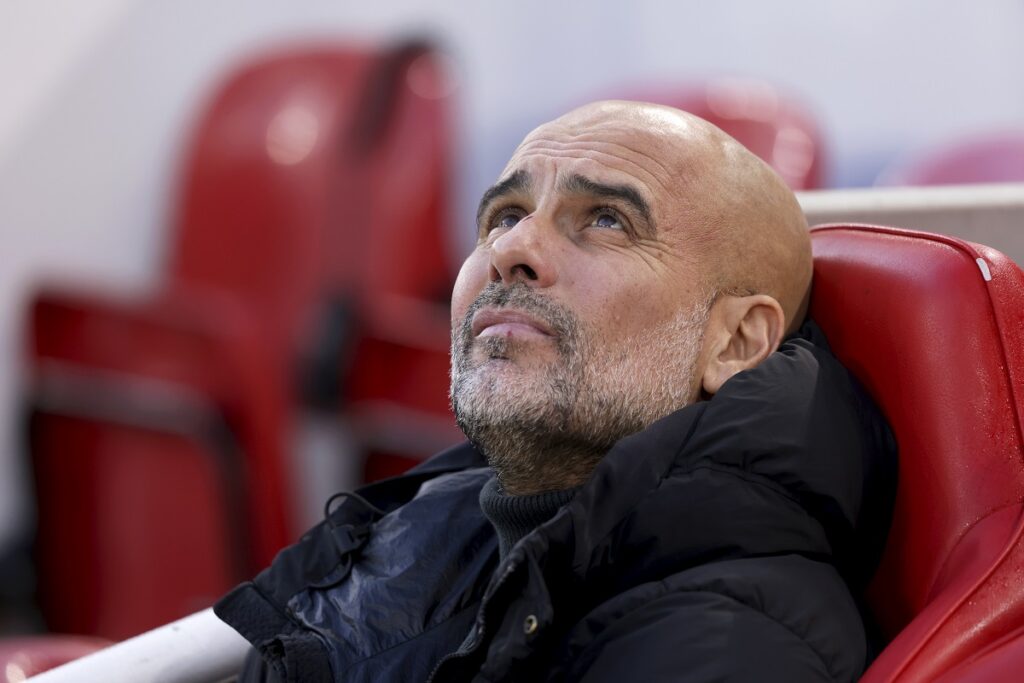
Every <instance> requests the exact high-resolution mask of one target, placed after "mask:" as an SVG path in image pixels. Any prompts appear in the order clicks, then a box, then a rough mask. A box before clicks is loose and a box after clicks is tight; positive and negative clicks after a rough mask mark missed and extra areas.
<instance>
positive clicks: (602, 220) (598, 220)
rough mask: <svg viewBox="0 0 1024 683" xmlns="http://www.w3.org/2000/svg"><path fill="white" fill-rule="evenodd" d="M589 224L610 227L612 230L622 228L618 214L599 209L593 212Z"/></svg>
mask: <svg viewBox="0 0 1024 683" xmlns="http://www.w3.org/2000/svg"><path fill="white" fill-rule="evenodd" d="M591 225H592V226H593V227H595V228H611V229H613V230H622V229H623V227H624V226H623V225H622V221H620V220H619V217H618V215H616V214H614V213H612V212H611V211H599V212H597V213H596V214H594V220H593V221H592V222H591Z"/></svg>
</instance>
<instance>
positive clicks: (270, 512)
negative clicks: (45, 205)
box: [26, 288, 294, 640]
mask: <svg viewBox="0 0 1024 683" xmlns="http://www.w3.org/2000/svg"><path fill="white" fill-rule="evenodd" d="M28 329H29V331H30V336H29V339H28V349H27V351H28V357H27V359H26V360H27V361H28V362H27V367H28V369H29V384H28V387H27V388H28V396H29V401H30V402H29V404H28V406H26V407H27V408H28V417H29V434H28V436H29V444H28V445H29V448H30V458H31V469H32V472H33V475H34V477H33V478H34V482H35V500H36V512H37V514H36V532H37V533H36V542H35V548H34V550H35V556H36V568H37V582H38V593H39V598H40V603H41V605H40V606H41V608H42V612H43V615H44V618H45V619H46V622H47V625H48V627H49V628H50V629H51V630H54V631H57V632H67V633H80V634H91V635H99V636H102V637H105V638H110V639H115V640H117V639H121V638H125V637H128V636H132V635H135V634H137V633H140V632H142V631H145V630H148V629H150V628H153V627H155V626H158V625H159V624H162V623H166V622H167V621H170V620H173V619H177V618H180V617H182V616H184V615H186V614H189V613H191V612H194V611H195V610H197V609H199V608H202V607H205V606H207V605H209V604H210V603H211V602H212V601H213V600H215V599H216V598H217V596H219V595H221V594H223V593H224V592H225V591H227V590H228V589H229V588H230V587H231V586H232V585H234V584H235V583H237V582H238V581H240V580H242V579H244V578H245V577H248V576H251V575H252V574H253V573H255V572H256V571H258V570H259V569H260V568H262V567H264V566H266V565H267V564H268V563H269V562H270V561H271V559H273V556H274V555H275V554H276V553H277V551H278V550H280V548H282V547H283V546H284V545H286V543H287V542H289V541H290V540H291V538H292V534H293V533H294V532H293V529H292V528H291V525H290V524H289V520H288V512H289V510H290V505H289V498H288V496H289V494H290V493H291V491H290V487H289V485H288V475H289V472H288V471H286V467H285V463H284V459H283V456H282V453H281V452H280V450H281V448H282V442H283V440H284V439H283V438H282V434H283V433H284V432H285V428H284V424H286V423H287V420H288V417H287V410H286V407H285V406H284V405H283V403H282V401H281V395H282V393H283V392H282V391H281V390H280V389H277V388H275V387H274V386H273V385H272V377H271V373H267V372H266V367H267V356H266V354H264V353H262V352H261V345H260V344H259V343H258V342H259V340H258V338H257V336H256V335H255V334H254V333H253V331H252V329H251V326H250V325H248V324H247V321H246V318H245V317H244V316H238V315H236V311H235V309H234V308H233V307H232V306H230V305H229V304H228V303H227V302H223V301H218V300H217V299H215V298H210V297H208V296H202V297H199V296H197V297H194V298H187V299H185V298H171V297H159V298H154V299H142V300H138V299H134V298H127V297H117V296H113V295H111V294H108V295H106V296H95V295H94V296H88V295H83V294H77V293H71V292H70V291H67V292H62V291H61V290H59V289H57V288H51V289H47V290H44V291H41V292H39V293H38V294H37V296H36V298H35V300H34V301H33V302H32V306H31V309H30V319H29V325H28Z"/></svg>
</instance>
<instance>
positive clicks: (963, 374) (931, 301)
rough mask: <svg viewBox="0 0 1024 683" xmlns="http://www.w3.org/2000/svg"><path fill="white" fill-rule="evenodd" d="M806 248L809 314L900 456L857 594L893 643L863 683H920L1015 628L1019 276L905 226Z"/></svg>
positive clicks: (1022, 374) (853, 230)
mask: <svg viewBox="0 0 1024 683" xmlns="http://www.w3.org/2000/svg"><path fill="white" fill-rule="evenodd" d="M812 243H813V247H814V258H815V267H814V271H815V272H814V278H815V279H814V290H813V295H812V300H811V315H812V317H813V318H814V319H815V320H817V321H818V323H819V324H820V325H821V327H822V328H823V329H824V331H825V333H826V334H827V336H828V339H829V342H830V343H831V344H832V347H833V350H834V351H835V353H836V355H837V356H838V357H839V358H840V359H841V360H842V361H843V363H844V364H845V365H846V366H847V367H848V368H849V369H850V370H851V371H852V372H853V373H854V374H855V375H856V376H857V377H858V378H860V379H861V381H862V382H863V383H864V384H865V386H866V387H867V389H868V391H869V392H870V393H871V394H872V395H873V396H874V397H875V399H876V400H877V401H878V403H879V405H880V406H881V409H882V411H883V412H884V413H885V415H886V417H887V418H888V419H889V422H890V424H891V425H892V427H893V430H894V431H895V434H896V438H897V441H898V444H899V451H900V479H899V487H898V492H897V498H896V508H895V516H894V521H893V526H892V530H891V532H890V535H889V538H888V542H887V545H886V550H885V553H884V555H883V558H882V562H881V565H880V568H879V570H878V573H877V575H876V577H875V578H874V580H873V582H872V585H871V586H870V588H869V595H868V599H869V603H870V605H871V607H872V610H873V611H874V613H875V615H876V617H877V619H878V621H879V623H880V625H881V627H882V630H883V632H884V634H885V635H886V636H887V637H888V638H891V639H892V641H891V643H890V644H889V645H888V647H887V648H886V649H885V650H884V651H883V652H882V654H881V656H880V657H879V658H878V659H877V660H876V661H875V663H874V664H873V665H872V667H871V668H870V669H869V670H868V672H867V674H866V675H865V677H864V679H863V680H864V681H867V682H868V683H879V682H882V681H886V682H889V681H931V680H934V679H935V678H936V677H938V676H939V675H941V674H943V673H944V672H947V671H949V670H951V669H952V668H954V667H956V666H957V665H959V664H961V663H963V662H964V661H966V660H968V659H970V658H972V657H974V656H976V655H978V654H979V653H981V652H982V650H984V649H985V648H987V647H990V646H992V645H993V644H994V643H996V642H997V641H1000V640H1001V639H1003V638H1005V637H1007V636H1008V634H1010V633H1011V632H1013V631H1015V630H1018V629H1020V628H1021V627H1022V626H1024V543H1022V533H1024V514H1022V513H1024V434H1022V430H1021V423H1022V414H1024V274H1022V272H1021V270H1020V268H1018V267H1017V266H1016V265H1015V264H1014V263H1013V262H1012V261H1010V260H1009V259H1008V258H1007V257H1005V256H1004V255H1002V254H1000V253H999V252H997V251H995V250H993V249H989V248H987V247H983V246H980V245H976V244H971V243H968V242H965V241H962V240H959V239H955V238H951V237H944V236H939V235H931V234H926V233H919V232H912V231H908V230H898V229H892V228H881V227H871V226H824V227H819V228H816V229H815V230H814V231H813V233H812ZM1018 673H1019V672H1018ZM943 680H944V681H945V680H946V679H945V678H944V679H943ZM951 680H953V679H951ZM964 680H965V681H967V680H971V679H969V678H965V679H964ZM1004 680H1013V679H1012V678H1006V679H1004Z"/></svg>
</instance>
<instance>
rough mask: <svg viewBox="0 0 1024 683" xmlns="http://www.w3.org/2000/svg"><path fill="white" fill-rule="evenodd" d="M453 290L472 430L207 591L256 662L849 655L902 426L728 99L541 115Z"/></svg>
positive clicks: (669, 673) (302, 664)
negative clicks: (869, 387)
mask: <svg viewBox="0 0 1024 683" xmlns="http://www.w3.org/2000/svg"><path fill="white" fill-rule="evenodd" d="M477 218H478V220H477V222H478V239H477V246H476V248H475V249H474V251H473V253H472V254H471V255H470V256H469V258H467V260H466V262H465V264H464V265H463V267H462V270H461V272H460V274H459V277H458V280H457V282H456V284H455V289H454V292H453V297H452V373H451V374H452V382H451V401H452V407H453V409H454V411H455V415H456V418H457V421H458V424H459V426H460V427H461V428H462V430H463V431H464V432H465V433H466V436H467V437H468V439H469V442H468V443H467V444H464V445H462V446H458V447H456V448H454V449H451V450H449V451H446V452H444V453H442V454H439V455H438V456H436V457H435V458H433V459H432V460H430V461H428V462H427V463H425V464H424V465H422V466H420V467H418V468H416V469H414V470H413V471H412V472H410V473H409V474H408V475H406V476H404V477H401V478H398V479H395V480H391V481H388V482H383V483H379V484H374V485H371V486H368V487H366V488H364V489H363V490H361V491H360V492H359V494H346V495H344V496H342V499H341V502H340V504H339V505H337V506H336V507H335V508H334V509H333V510H332V511H331V512H330V514H329V516H328V518H327V519H326V520H325V522H324V523H322V524H321V525H319V526H318V527H316V528H314V529H313V530H312V531H311V532H310V533H309V534H307V535H306V536H304V537H303V540H302V541H301V542H300V543H299V544H297V545H296V546H293V547H292V548H290V549H288V550H286V551H284V552H283V553H282V554H281V555H280V556H279V557H278V559H277V560H275V562H274V564H273V565H272V566H271V567H270V568H269V569H267V570H266V571H264V572H263V573H262V574H260V576H259V577H257V578H256V579H255V580H254V581H253V582H250V583H247V584H243V585H242V586H240V587H239V588H237V589H236V590H235V591H233V592H232V593H231V594H229V595H228V596H226V597H225V598H224V599H223V600H222V601H221V602H220V603H218V605H217V607H216V611H217V614H218V615H219V616H220V617H221V618H222V619H224V620H225V621H227V622H228V623H230V624H231V625H232V626H234V627H235V628H236V629H238V630H239V632H241V633H242V635H244V636H246V637H247V638H248V639H249V640H250V641H251V642H252V643H253V644H254V645H255V646H256V647H257V649H258V652H259V654H260V655H261V656H262V659H261V658H260V657H258V656H253V657H251V658H250V664H249V666H248V670H247V674H246V677H247V678H249V679H251V680H277V679H280V680H303V681H305V680H325V681H326V680H345V681H426V680H430V681H504V680H521V681H543V680H557V681H563V680H566V681H624V680H629V681H632V680H636V681H775V680H778V681H854V680H856V679H857V678H858V677H859V676H860V674H861V673H862V672H863V670H864V668H865V666H866V665H867V663H868V662H869V659H870V656H871V655H870V647H869V639H868V637H867V636H866V626H865V620H864V616H863V615H862V613H861V611H860V610H859V609H858V599H857V595H858V593H859V590H860V589H861V588H862V586H863V584H864V582H865V581H866V580H867V578H869V577H870V574H871V572H872V570H873V568H874V563H875V561H876V560H877V557H878V553H879V551H880V548H881V542H882V540H884V535H885V521H884V520H885V519H886V517H887V514H888V506H889V504H890V501H891V477H892V466H893V446H892V439H891V437H890V435H889V433H888V430H887V427H886V426H885V424H884V422H883V421H882V420H881V418H880V417H879V416H878V414H877V412H876V410H875V409H874V407H873V406H872V404H871V403H870V401H869V400H868V399H867V398H866V397H865V395H864V394H863V392H862V391H861V389H860V388H859V387H858V385H857V384H856V382H855V381H854V380H853V379H852V378H851V377H850V376H849V374H848V373H847V372H846V371H845V370H844V369H843V368H842V367H840V366H839V365H838V363H837V362H836V361H835V360H834V359H833V358H832V356H831V355H830V354H829V352H828V349H827V346H826V343H825V340H824V339H823V338H822V336H821V333H820V331H818V329H817V328H816V327H815V326H814V325H813V323H811V322H805V321H804V317H805V315H806V309H807V301H808V295H809V290H810V284H811V272H812V264H811V251H810V242H809V238H808V234H807V226H806V223H805V221H804V218H803V215H802V213H801V211H800V208H799V206H798V204H797V202H796V200H795V198H794V196H793V194H792V192H790V191H789V190H788V189H787V188H786V186H785V185H784V184H783V183H782V181H781V180H780V179H779V178H778V176H776V175H775V173H773V172H772V171H771V170H770V169H769V168H768V167H767V166H766V165H765V164H763V163H762V162H761V161H760V160H758V159H757V158H755V157H754V156H753V155H751V154H750V153H749V152H748V151H747V150H745V149H744V148H743V147H742V146H741V145H739V144H738V143H737V142H736V141H735V140H733V139H732V138H730V137H728V136H727V135H725V134H724V133H723V132H722V131H720V130H718V129H717V128H715V127H714V126H712V125H710V124H708V123H707V122H705V121H702V120H700V119H698V118H696V117H693V116H690V115H688V114H685V113H683V112H680V111H677V110H674V109H670V108H667V107H660V106H655V105H649V104H640V103H631V102H599V103H595V104H592V105H588V106H585V107H582V108H580V109H577V110H575V111H573V112H571V113H569V114H567V115H565V116H563V117H561V118H559V119H557V120H556V121H553V122H551V123H548V124H546V125H543V126H541V127H539V128H537V129H536V130H534V131H533V132H532V133H530V135H528V136H527V138H526V139H525V140H524V141H523V143H522V144H521V145H520V146H519V148H518V149H517V150H516V151H515V153H514V154H513V155H512V159H511V160H510V161H509V163H508V165H507V167H506V168H505V170H504V171H503V173H502V174H501V176H500V178H499V179H498V181H497V183H496V184H495V185H494V186H492V187H491V188H490V189H489V190H487V192H486V193H485V194H484V197H483V199H482V200H481V202H480V208H479V211H478V216H477Z"/></svg>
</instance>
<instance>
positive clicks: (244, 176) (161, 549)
mask: <svg viewBox="0 0 1024 683" xmlns="http://www.w3.org/2000/svg"><path fill="white" fill-rule="evenodd" d="M446 79H447V76H446V72H445V70H444V68H443V64H442V62H441V61H440V60H439V58H438V55H437V54H436V53H434V52H432V51H431V50H429V49H428V48H427V47H426V46H425V45H423V44H419V43H408V44H403V45H400V46H399V47H398V48H396V49H388V50H376V49H349V50H342V49H336V48H330V49H300V50H291V51H285V52H280V53H276V54H272V55H269V56H266V57H264V58H261V59H259V60H257V61H255V62H252V63H250V64H248V65H246V66H245V67H244V68H242V69H240V70H238V71H237V72H236V73H235V74H234V75H233V76H232V77H231V78H230V79H229V80H227V81H226V83H225V84H223V85H222V86H221V87H220V88H219V89H218V90H217V93H216V94H215V96H214V97H213V99H212V100H211V102H210V103H209V105H208V107H207V108H206V109H205V110H204V112H203V114H202V116H201V117H200V118H199V120H198V122H197V124H196V126H195V130H194V132H193V135H192V136H191V139H190V143H189V146H188V148H187V151H186V154H185V155H184V159H185V161H184V167H183V171H182V180H181V182H180V184H179V188H178V194H179V198H178V200H177V201H176V202H175V203H174V205H175V206H176V207H177V209H176V214H175V221H174V225H173V227H172V229H171V231H170V234H169V254H170V256H169V259H168V265H167V270H166V275H165V278H164V281H163V283H162V284H161V285H160V287H159V290H158V292H157V293H156V294H155V295H153V296H146V295H140V296H135V297H124V296H110V295H108V294H106V293H104V292H93V293H84V294H83V293H81V292H82V288H81V287H55V286H51V287H47V288H46V289H44V290H42V291H41V292H40V294H39V295H38V296H37V297H36V299H35V300H34V302H33V304H32V306H31V315H32V318H31V320H30V330H31V333H30V337H31V342H30V348H29V353H28V356H29V358H28V366H29V368H30V372H31V381H30V386H29V399H28V400H29V407H30V408H31V421H30V427H31V430H30V436H31V459H32V467H33V470H34V472H35V475H36V488H37V498H38V508H39V510H38V516H39V529H38V541H37V559H38V564H39V568H38V571H39V593H40V596H41V602H42V606H43V611H44V616H45V617H46V619H47V623H48V625H49V626H50V628H52V629H56V630H61V631H66V632H76V633H87V634H95V635H101V636H104V637H108V638H114V639H120V638H123V637H126V636H129V635H133V634H135V633H138V632H140V631H142V630H145V629H148V628H151V627H154V626H156V625H158V624H161V623H165V622H167V621H171V620H173V619H175V618H178V617H181V616H184V615H185V614H187V613H189V612H192V611H195V610H196V609H199V608H201V607H204V606H206V605H208V604H209V603H210V602H211V601H212V599H214V598H215V597H216V596H217V595H219V594H220V593H222V592H224V591H225V590H226V589H227V588H229V587H230V586H231V585H232V584H233V583H234V582H235V581H236V580H238V579H239V578H241V577H244V576H249V575H252V574H253V573H255V572H256V571H258V570H259V569H260V568H261V567H262V566H264V565H266V564H267V563H269V561H270V560H271V559H272V557H273V555H274V553H275V552H276V551H277V550H278V549H279V548H281V547H283V546H284V545H286V544H287V543H289V542H292V541H293V540H294V539H295V538H296V537H297V536H298V534H299V533H300V532H301V531H302V529H301V527H300V525H298V524H296V523H295V522H294V515H293V513H294V512H295V508H296V507H297V503H296V501H294V500H293V499H292V495H291V494H292V492H293V491H292V486H291V484H290V483H289V480H288V475H290V474H292V473H294V472H295V471H296V470H298V469H301V463H300V461H299V460H298V459H296V458H293V457H291V455H290V454H289V453H288V450H289V447H290V446H291V445H292V444H293V443H294V442H295V440H296V439H295V436H296V435H295V431H296V427H295V424H296V416H297V414H298V413H299V412H300V411H301V410H304V409H311V410H318V411H322V412H323V411H327V412H329V413H330V415H331V417H332V418H333V419H335V420H340V419H341V418H347V423H349V424H352V425H354V430H355V432H356V436H357V437H358V438H359V441H358V445H359V446H360V447H361V448H362V449H363V451H364V452H371V453H372V452H373V451H374V450H376V451H385V452H382V453H380V457H381V458H382V459H383V463H384V464H383V465H378V466H375V467H374V468H372V469H373V470H374V472H376V473H377V474H379V475H380V476H384V475H386V474H390V473H392V471H393V470H396V469H398V468H402V467H406V466H408V464H410V463H411V462H412V461H414V460H415V459H420V458H424V457H426V456H428V455H429V454H431V453H432V452H434V451H435V450H437V448H439V447H441V446H444V445H447V444H449V443H451V442H452V441H454V440H455V439H456V438H458V437H457V430H456V429H455V427H454V421H453V419H452V418H451V416H450V412H449V409H448V405H447V401H446V390H447V385H448V375H447V346H448V322H447V321H448V313H447V304H446V301H447V296H448V292H449V291H450V283H451V281H452V279H453V275H452V273H451V269H450V268H449V267H448V260H447V255H446V254H445V240H444V235H445V231H446V220H445V219H446V215H445V214H446V209H447V201H448V197H447V194H448V185H447V184H448V182H449V173H448V154H449V152H448V147H449V132H448V130H447V128H446V121H447V117H448V110H449V107H450V101H451V97H450V95H451V84H450V83H449V81H447V80H446ZM425 397H429V398H425ZM396 414H397V415H399V416H400V417H402V418H410V419H403V420H397V421H391V420H388V418H389V417H391V416H394V415H396ZM363 417H365V418H367V419H365V420H360V419H359V418H363ZM413 430H415V431H413ZM385 437H387V438H385ZM341 455H342V454H340V453H339V457H341ZM350 483H351V482H350ZM356 483H358V482H356Z"/></svg>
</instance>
